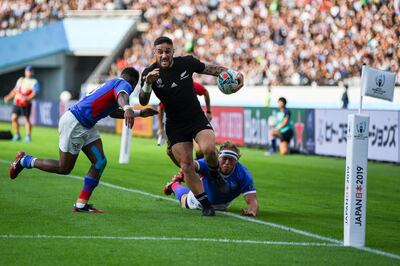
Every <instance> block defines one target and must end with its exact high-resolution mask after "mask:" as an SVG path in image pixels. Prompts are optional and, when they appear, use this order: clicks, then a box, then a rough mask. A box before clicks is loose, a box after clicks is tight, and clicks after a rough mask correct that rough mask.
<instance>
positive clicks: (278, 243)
mask: <svg viewBox="0 0 400 266" xmlns="http://www.w3.org/2000/svg"><path fill="white" fill-rule="evenodd" d="M2 238H3V239H4V238H6V239H101V240H124V241H126V240H128V241H129V240H134V241H192V242H216V243H234V244H259V245H275V246H315V247H343V246H341V245H338V244H331V243H317V242H281V241H263V240H240V239H226V238H196V237H164V236H162V237H153V236H68V235H0V239H2Z"/></svg>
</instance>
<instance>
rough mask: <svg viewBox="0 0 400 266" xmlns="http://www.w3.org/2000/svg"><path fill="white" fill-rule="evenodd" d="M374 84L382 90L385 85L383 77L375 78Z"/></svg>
mask: <svg viewBox="0 0 400 266" xmlns="http://www.w3.org/2000/svg"><path fill="white" fill-rule="evenodd" d="M375 83H376V85H377V86H378V87H379V88H382V87H383V85H385V75H378V76H376V78H375Z"/></svg>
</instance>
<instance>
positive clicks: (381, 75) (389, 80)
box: [361, 66, 396, 101]
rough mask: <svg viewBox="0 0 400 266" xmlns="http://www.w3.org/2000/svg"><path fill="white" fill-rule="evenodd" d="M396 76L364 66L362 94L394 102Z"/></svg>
mask: <svg viewBox="0 0 400 266" xmlns="http://www.w3.org/2000/svg"><path fill="white" fill-rule="evenodd" d="M395 83H396V74H395V73H393V72H389V71H383V70H380V69H376V68H373V67H369V66H363V68H362V74H361V84H362V85H361V86H362V94H363V95H365V96H371V97H374V98H379V99H382V100H387V101H393V93H394V86H395Z"/></svg>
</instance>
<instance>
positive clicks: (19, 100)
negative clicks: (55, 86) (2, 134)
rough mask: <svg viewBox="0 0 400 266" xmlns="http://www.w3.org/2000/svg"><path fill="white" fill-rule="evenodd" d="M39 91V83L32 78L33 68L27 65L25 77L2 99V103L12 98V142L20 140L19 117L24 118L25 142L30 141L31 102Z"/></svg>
mask: <svg viewBox="0 0 400 266" xmlns="http://www.w3.org/2000/svg"><path fill="white" fill-rule="evenodd" d="M39 91H40V85H39V82H38V81H37V80H36V79H35V78H33V68H32V66H30V65H28V66H26V67H25V75H24V76H23V77H20V78H19V79H18V81H17V84H16V85H15V88H14V89H13V90H12V91H10V93H9V94H7V95H6V96H5V97H4V102H5V103H7V102H8V101H9V100H11V99H12V98H14V106H13V109H12V113H11V125H12V128H13V130H14V132H15V135H14V137H13V139H12V141H19V140H21V134H20V132H19V123H18V119H19V117H20V116H23V117H24V118H25V130H26V136H25V141H26V142H30V141H32V124H31V121H30V115H31V109H32V100H33V98H35V96H36V95H37V94H38V93H39Z"/></svg>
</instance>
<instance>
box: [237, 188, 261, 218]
mask: <svg viewBox="0 0 400 266" xmlns="http://www.w3.org/2000/svg"><path fill="white" fill-rule="evenodd" d="M244 200H245V201H246V203H247V208H244V209H243V208H242V209H241V211H242V215H245V216H257V213H258V209H259V206H258V201H257V195H256V193H249V194H246V195H244Z"/></svg>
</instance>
